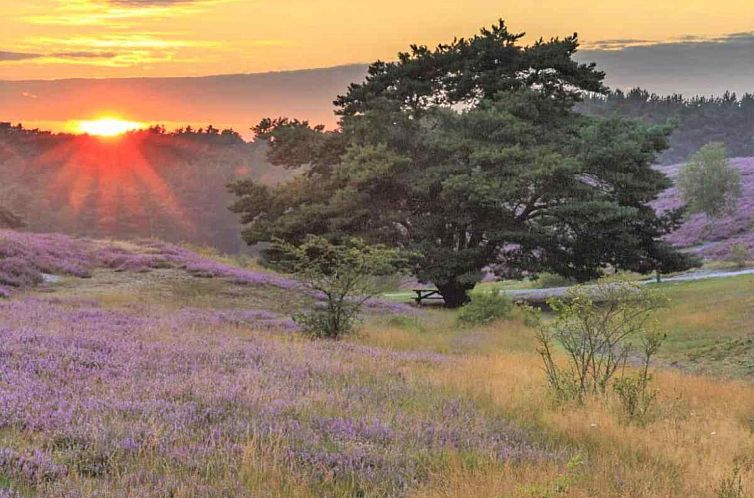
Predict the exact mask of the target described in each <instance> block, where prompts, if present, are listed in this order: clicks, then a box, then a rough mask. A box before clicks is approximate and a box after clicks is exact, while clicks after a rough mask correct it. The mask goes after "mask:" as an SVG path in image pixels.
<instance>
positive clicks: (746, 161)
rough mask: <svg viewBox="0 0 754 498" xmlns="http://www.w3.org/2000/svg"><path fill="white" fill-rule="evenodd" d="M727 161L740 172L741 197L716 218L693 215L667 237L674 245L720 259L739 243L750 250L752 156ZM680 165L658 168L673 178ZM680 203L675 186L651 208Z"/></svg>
mask: <svg viewBox="0 0 754 498" xmlns="http://www.w3.org/2000/svg"><path fill="white" fill-rule="evenodd" d="M730 164H731V166H732V167H734V168H736V169H737V170H738V171H739V172H740V173H741V197H740V199H739V200H738V202H737V204H736V206H735V209H733V210H732V211H731V212H730V213H728V214H726V215H724V216H722V217H721V218H720V219H716V220H708V219H707V217H706V216H705V215H704V214H694V215H691V216H689V218H688V219H687V220H686V221H685V222H684V223H683V225H682V226H681V227H680V228H679V229H678V230H676V231H675V232H673V233H671V234H670V235H669V236H668V240H669V241H670V242H671V243H673V245H675V246H677V247H682V248H687V249H690V250H692V251H694V252H696V253H698V254H701V255H702V256H704V257H705V258H706V259H711V260H722V259H725V258H726V257H727V256H728V253H729V251H730V247H731V246H733V245H734V244H743V245H745V246H746V247H748V248H749V250H750V251H753V250H754V157H743V158H737V159H731V161H730ZM682 167H683V164H676V165H674V166H662V167H660V169H661V170H662V171H663V172H664V173H665V174H666V175H668V176H669V177H670V178H671V179H673V180H675V179H676V178H677V177H678V172H679V171H680V169H681V168H682ZM682 204H683V201H682V200H681V198H680V196H679V194H678V191H677V190H676V189H675V188H671V189H668V190H667V191H665V192H663V193H662V194H661V195H660V197H659V199H658V200H657V202H656V203H655V207H656V208H657V209H658V210H659V211H664V210H666V209H671V208H676V207H680V206H681V205H682Z"/></svg>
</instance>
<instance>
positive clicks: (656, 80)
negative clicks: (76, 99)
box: [0, 0, 754, 123]
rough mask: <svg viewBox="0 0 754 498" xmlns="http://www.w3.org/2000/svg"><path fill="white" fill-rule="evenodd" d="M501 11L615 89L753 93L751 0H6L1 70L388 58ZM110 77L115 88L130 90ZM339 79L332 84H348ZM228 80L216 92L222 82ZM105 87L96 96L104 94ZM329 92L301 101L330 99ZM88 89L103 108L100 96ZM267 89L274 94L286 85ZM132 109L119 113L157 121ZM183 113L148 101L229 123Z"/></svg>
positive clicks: (152, 73)
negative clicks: (595, 68) (561, 45)
mask: <svg viewBox="0 0 754 498" xmlns="http://www.w3.org/2000/svg"><path fill="white" fill-rule="evenodd" d="M498 18H504V19H506V22H507V23H508V25H509V27H510V28H511V29H512V30H513V31H519V32H526V33H527V35H526V37H525V41H528V42H531V41H533V40H536V39H537V38H539V37H544V38H549V37H552V36H565V35H569V34H572V33H574V32H578V33H579V36H580V39H581V41H582V52H581V54H580V55H579V58H581V59H582V60H589V61H596V62H598V63H599V65H600V67H601V68H603V69H604V70H606V71H607V72H608V83H609V84H611V85H612V86H615V87H632V86H637V85H641V86H645V87H648V88H650V90H655V91H657V92H658V93H674V92H675V91H682V92H684V93H687V94H710V93H721V92H722V91H724V90H726V89H732V90H735V91H737V92H739V93H743V92H744V91H754V2H753V1H752V0H716V1H714V2H712V1H710V0H610V1H604V0H600V1H596V0H537V1H533V0H525V1H524V0H506V1H501V0H462V1H461V0H455V1H443V0H413V1H411V0H377V1H375V0H275V1H270V0H25V1H23V2H21V1H3V2H0V80H6V81H22V82H23V81H28V80H59V79H66V78H87V79H91V78H96V79H103V78H104V79H110V78H136V77H140V78H143V77H150V78H168V77H196V76H207V75H227V74H246V73H264V72H269V71H290V70H306V69H312V68H328V67H333V66H343V65H352V64H363V63H367V62H371V61H373V60H376V59H387V60H389V59H393V58H394V57H395V54H396V53H397V52H399V51H401V50H405V49H406V48H407V47H408V45H409V44H411V43H419V44H428V45H435V44H437V43H439V42H444V41H449V40H451V39H452V38H453V37H454V36H469V35H473V34H474V33H475V32H477V31H478V29H479V28H480V27H482V26H487V25H490V24H492V23H494V22H495V21H496V20H497V19H498ZM336 73H337V75H340V76H342V71H340V72H338V70H336ZM311 74H312V73H311V72H308V71H303V72H295V73H290V75H297V77H302V78H305V77H308V76H310V75H311ZM359 74H360V73H359ZM348 75H349V76H350V75H351V73H348ZM278 76H280V75H278ZM292 77H294V76H290V78H292ZM333 77H335V76H333ZM112 81H114V83H113V85H112V88H116V87H117V88H120V89H121V90H120V91H125V92H127V91H131V90H127V89H124V86H123V85H124V84H125V83H120V84H119V85H120V86H118V85H116V83H115V82H116V81H117V80H112ZM182 82H184V83H186V85H188V86H190V84H191V80H182ZM203 82H204V83H206V81H203ZM349 82H350V81H347V80H344V81H342V82H336V81H333V85H335V84H337V85H342V87H343V88H345V85H346V84H347V83H349ZM225 83H226V82H221V83H220V84H218V85H216V86H215V87H214V88H215V90H214V91H218V92H221V93H222V91H223V88H224V87H225ZM155 84H156V85H157V86H159V84H157V83H155ZM19 85H20V86H19ZM66 88H68V90H69V91H70V86H67V87H66ZM85 88H90V87H89V86H88V84H86V83H82V84H81V85H80V90H81V92H83V91H84V89H85ZM9 89H10V90H9ZM327 89H328V90H329V89H330V86H328V87H327ZM106 90H107V89H105V91H104V93H105V97H104V98H106V97H109V96H113V95H115V92H114V91H106ZM205 90H206V91H212V90H209V89H208V88H207V87H205ZM47 91H48V92H52V93H55V92H56V91H58V90H55V89H54V88H52V87H50V88H47ZM150 91H152V90H150ZM155 91H156V90H155ZM8 92H10V93H8ZM13 92H15V93H13ZM2 93H3V90H2V88H0V105H2V107H0V121H2V120H7V119H14V120H15V119H25V120H33V121H37V122H41V121H54V120H59V119H61V118H60V116H57V114H60V113H59V112H58V113H57V114H56V117H55V118H54V119H53V118H52V117H50V116H51V115H52V110H50V109H47V111H46V113H45V112H42V111H44V110H45V107H49V104H46V105H44V106H43V105H41V101H37V102H32V101H34V100H37V99H36V97H39V96H38V95H36V94H35V93H34V92H32V91H31V90H26V89H24V87H23V84H19V83H16V84H13V85H10V86H8V85H6V87H5V97H3V96H2ZM47 97H49V98H52V95H47ZM154 97H155V98H154V99H153V100H154V102H155V103H156V102H157V100H160V99H161V100H166V99H167V100H171V102H172V103H173V104H174V105H176V104H177V105H179V107H180V106H181V103H180V102H176V100H175V99H176V98H179V97H180V96H178V97H175V96H173V97H170V98H167V97H166V98H164V99H163V98H161V97H160V96H154ZM158 97H159V98H158ZM332 97H334V95H331V97H328V98H327V99H326V100H321V101H318V102H319V103H314V102H312V103H310V104H306V105H305V106H304V107H306V106H310V107H312V106H315V107H316V106H325V107H326V106H330V104H331V102H330V101H331V100H332ZM89 98H93V99H94V100H96V101H97V105H99V106H101V107H103V108H104V107H107V106H108V102H107V100H102V99H100V96H98V95H89ZM274 98H276V99H279V101H280V102H281V104H285V98H284V95H283V94H278V95H277V96H275V97H274ZM3 99H5V100H3ZM8 99H18V100H21V101H22V102H21V104H23V101H24V99H25V101H26V102H27V103H28V105H27V106H26V108H27V109H28V110H29V112H27V113H25V112H24V111H23V107H24V106H23V105H21V104H19V103H18V102H15V101H14V102H13V104H14V106H15V107H14V108H13V112H10V113H9V114H10V115H3V112H4V111H3V110H2V109H7V108H8V106H7V103H8ZM84 100H86V99H84ZM101 100H102V101H101ZM136 100H137V101H138V99H136ZM100 101H101V102H100ZM45 102H46V101H45ZM137 104H138V102H137ZM184 104H185V103H184ZM19 106H20V110H19V109H17V108H19ZM129 106H130V108H129V109H125V108H120V109H116V111H118V112H121V113H126V114H132V115H134V117H135V118H137V119H157V118H154V117H153V116H152V115H151V114H150V113H146V112H145V110H144V109H140V108H139V106H138V105H135V104H129ZM186 106H187V107H190V106H189V105H187V104H186ZM62 107H65V106H62ZM62 107H61V108H62ZM33 109H36V111H34V112H31V110H33ZM66 109H67V108H66ZM58 110H60V109H58ZM153 110H154V109H153ZM183 110H184V109H183V108H180V109H175V110H174V111H171V112H168V111H169V109H167V108H165V109H163V108H160V109H157V111H158V114H159V116H160V118H159V119H161V120H163V121H173V120H175V121H181V120H185V119H196V120H198V119H213V118H214V119H217V120H218V122H222V121H225V122H228V123H230V122H231V120H229V119H226V118H224V117H223V116H214V117H212V116H205V115H203V114H202V115H199V114H201V113H198V114H196V115H193V116H188V117H186V116H185V115H186V113H185V112H182V111H183ZM281 110H282V111H285V110H287V108H285V105H282V109H281ZM294 110H295V109H294ZM320 110H321V109H319V107H318V112H319V111H320ZM74 111H76V109H72V110H66V111H65V112H66V113H68V114H71V113H73V112H74ZM86 112H87V113H89V114H91V113H92V112H96V111H91V110H87V111H86ZM202 112H204V111H202ZM82 113H83V111H79V114H82ZM147 114H149V116H148V115H147ZM69 117H70V118H71V119H73V118H81V117H82V116H73V115H70V116H69ZM234 119H235V118H234Z"/></svg>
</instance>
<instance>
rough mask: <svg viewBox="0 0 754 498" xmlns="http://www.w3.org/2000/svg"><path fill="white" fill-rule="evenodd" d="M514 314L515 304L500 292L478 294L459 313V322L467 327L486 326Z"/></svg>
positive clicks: (474, 294) (473, 295)
mask: <svg viewBox="0 0 754 498" xmlns="http://www.w3.org/2000/svg"><path fill="white" fill-rule="evenodd" d="M512 313H513V302H512V301H511V300H510V298H508V297H506V296H504V295H502V294H501V293H500V292H499V291H495V290H492V291H487V292H476V293H473V294H471V300H470V301H469V302H468V303H467V304H465V305H464V306H463V307H462V308H461V309H460V310H459V311H458V320H459V321H460V322H461V323H463V324H466V325H484V324H487V323H491V322H494V321H496V320H505V319H508V318H510V317H511V314H512Z"/></svg>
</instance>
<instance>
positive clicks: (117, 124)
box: [76, 117, 146, 137]
mask: <svg viewBox="0 0 754 498" xmlns="http://www.w3.org/2000/svg"><path fill="white" fill-rule="evenodd" d="M144 128H146V125H145V124H144V123H139V122H136V121H128V120H125V119H120V118H113V117H104V118H99V119H94V120H84V121H79V122H78V123H76V130H77V131H78V132H79V133H81V134H84V135H93V136H97V137H115V136H118V135H122V134H124V133H127V132H129V131H135V130H141V129H144Z"/></svg>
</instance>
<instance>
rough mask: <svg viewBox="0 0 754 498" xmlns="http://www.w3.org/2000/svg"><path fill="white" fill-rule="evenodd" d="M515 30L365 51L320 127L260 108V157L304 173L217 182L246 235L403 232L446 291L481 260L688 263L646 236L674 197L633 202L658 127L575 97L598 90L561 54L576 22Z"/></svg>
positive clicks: (421, 266) (571, 49)
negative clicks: (228, 193) (382, 53)
mask: <svg viewBox="0 0 754 498" xmlns="http://www.w3.org/2000/svg"><path fill="white" fill-rule="evenodd" d="M521 37H522V35H521V34H514V33H511V32H509V31H508V29H507V27H506V26H505V24H504V23H503V22H502V21H501V22H500V23H499V24H498V25H496V26H493V27H492V28H491V29H485V30H482V31H481V33H480V34H478V35H477V36H474V37H473V38H470V39H457V40H455V41H453V43H451V44H448V45H440V46H438V47H436V48H435V49H429V48H427V47H423V46H412V47H411V50H410V52H407V53H402V54H400V55H399V59H398V61H396V62H391V63H385V62H376V63H374V64H373V65H372V66H371V67H370V69H369V75H368V77H367V79H366V81H365V82H363V83H361V84H354V85H352V86H351V87H350V88H349V90H348V92H347V93H346V94H345V95H344V96H340V97H338V99H337V100H336V102H335V104H336V106H337V110H338V113H339V115H340V116H341V118H342V119H341V124H340V127H339V129H337V130H334V131H327V130H325V129H324V128H323V127H321V126H314V127H312V126H310V125H309V123H307V122H301V121H296V120H289V119H277V120H269V119H267V120H264V121H263V122H262V123H260V124H259V125H258V126H257V127H256V133H257V137H258V139H262V140H266V141H268V142H269V145H270V151H269V158H270V160H271V161H272V162H273V163H274V164H278V165H281V166H285V167H289V168H304V174H301V175H299V176H297V177H296V178H295V179H294V180H293V181H290V182H288V183H285V184H282V185H280V186H278V187H275V188H268V187H264V186H261V185H258V184H256V183H253V182H250V181H242V182H239V183H236V184H234V185H232V186H231V189H232V190H233V191H234V192H235V193H236V194H237V195H238V201H237V202H236V203H235V205H234V206H233V207H232V209H233V210H235V211H236V212H238V213H240V214H241V215H242V221H243V222H244V223H245V224H246V225H247V226H246V229H245V231H244V234H243V235H244V238H245V240H246V241H247V242H248V243H256V242H260V241H266V240H271V239H273V238H280V239H284V240H286V241H289V242H300V241H302V240H303V239H304V237H305V235H306V234H310V233H311V234H317V235H324V236H327V237H328V238H331V239H333V240H337V239H338V238H342V237H345V236H352V235H356V236H360V237H363V238H365V239H366V240H368V241H371V242H380V243H386V244H390V245H392V246H395V247H400V248H405V249H408V250H410V251H413V252H415V253H417V254H419V255H420V256H419V257H418V258H417V260H416V262H415V267H414V270H415V274H416V276H417V277H418V278H419V279H420V280H421V281H425V282H431V283H433V284H434V285H436V286H437V288H438V289H439V290H440V292H441V294H442V295H443V297H444V298H445V301H446V304H447V305H448V306H458V305H460V304H462V303H463V302H464V301H465V300H466V293H467V291H468V290H469V289H471V288H472V287H473V286H474V285H475V284H476V283H477V282H478V281H479V280H480V279H481V278H482V274H483V270H484V269H485V268H494V269H496V270H497V271H498V272H499V273H500V274H505V275H514V276H517V275H522V274H527V273H529V274H531V273H536V272H540V271H545V270H546V271H552V272H556V273H558V274H561V275H564V276H567V277H573V278H576V279H579V280H586V279H590V278H593V277H596V276H598V275H599V274H600V273H601V272H602V271H603V269H605V268H606V267H608V266H610V267H614V268H625V269H631V270H638V271H651V270H661V269H668V268H673V269H678V268H681V267H685V266H688V264H689V261H688V260H687V259H686V258H684V257H683V256H681V255H679V254H678V253H676V252H675V251H673V250H672V249H671V248H669V247H667V246H666V245H665V244H664V243H662V242H661V241H660V237H661V236H662V235H663V234H664V233H666V232H667V231H668V230H669V229H671V228H672V227H673V226H674V225H675V223H676V222H677V217H678V213H671V214H670V215H668V216H667V217H664V218H658V217H657V215H656V214H655V212H654V211H653V210H652V208H651V207H649V206H648V203H649V202H650V201H651V200H653V199H654V198H655V197H656V196H657V194H658V193H659V192H661V191H662V190H664V189H665V188H667V187H668V186H669V185H670V183H669V180H668V179H667V178H666V177H665V176H664V175H663V174H662V173H659V172H657V171H655V170H654V169H652V168H651V164H652V163H653V161H654V160H655V158H656V155H657V154H658V153H659V152H661V151H662V150H663V149H664V148H665V147H666V146H667V142H666V137H667V135H668V133H669V129H668V128H667V127H652V126H646V125H642V124H640V123H637V122H633V121H627V120H623V119H598V118H590V117H587V116H583V115H580V114H578V113H576V112H575V111H574V109H573V108H574V105H575V104H576V103H577V102H579V101H580V99H581V98H582V95H584V94H585V93H586V92H605V91H606V88H605V87H604V86H603V83H602V81H603V78H604V74H603V73H601V72H600V71H598V70H597V69H596V68H595V67H594V65H585V64H579V63H577V62H575V61H574V60H573V58H572V56H573V54H574V53H575V52H576V50H577V47H578V42H577V37H576V35H574V36H571V37H567V38H565V39H552V40H549V41H542V40H540V41H538V42H536V43H534V44H533V45H530V46H524V45H522V44H521V43H520V39H521ZM270 256H274V255H270Z"/></svg>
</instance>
